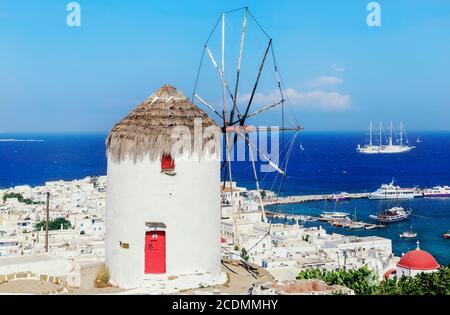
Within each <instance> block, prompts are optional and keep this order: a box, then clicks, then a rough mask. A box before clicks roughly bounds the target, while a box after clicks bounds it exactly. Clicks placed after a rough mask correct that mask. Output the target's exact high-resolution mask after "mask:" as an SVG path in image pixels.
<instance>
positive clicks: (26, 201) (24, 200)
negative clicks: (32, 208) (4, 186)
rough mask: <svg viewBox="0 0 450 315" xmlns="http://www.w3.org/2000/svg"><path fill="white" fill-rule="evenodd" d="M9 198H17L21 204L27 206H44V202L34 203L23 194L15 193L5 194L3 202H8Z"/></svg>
mask: <svg viewBox="0 0 450 315" xmlns="http://www.w3.org/2000/svg"><path fill="white" fill-rule="evenodd" d="M9 198H17V200H19V202H23V203H24V204H27V205H41V204H43V203H42V202H39V201H33V200H31V199H28V198H24V197H23V195H22V194H19V193H15V192H10V193H6V194H4V195H3V202H5V201H6V200H8V199H9Z"/></svg>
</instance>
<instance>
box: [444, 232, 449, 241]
mask: <svg viewBox="0 0 450 315" xmlns="http://www.w3.org/2000/svg"><path fill="white" fill-rule="evenodd" d="M443 236H444V238H445V239H446V240H449V239H450V230H448V232H447V233H444V235H443Z"/></svg>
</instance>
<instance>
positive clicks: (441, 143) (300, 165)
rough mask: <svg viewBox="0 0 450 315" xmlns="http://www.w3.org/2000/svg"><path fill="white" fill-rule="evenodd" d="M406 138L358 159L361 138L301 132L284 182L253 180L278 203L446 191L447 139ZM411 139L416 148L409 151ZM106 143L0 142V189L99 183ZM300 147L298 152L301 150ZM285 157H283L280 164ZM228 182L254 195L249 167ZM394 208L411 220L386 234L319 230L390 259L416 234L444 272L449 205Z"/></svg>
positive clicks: (371, 204)
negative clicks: (407, 211) (375, 248)
mask: <svg viewBox="0 0 450 315" xmlns="http://www.w3.org/2000/svg"><path fill="white" fill-rule="evenodd" d="M408 136H409V139H410V140H411V139H412V140H414V141H413V142H414V143H412V144H413V145H416V146H417V148H416V149H414V150H413V151H411V152H409V153H405V154H394V155H361V154H358V153H357V152H356V151H355V147H356V145H357V144H365V141H366V140H367V139H366V135H364V133H354V132H304V133H302V134H301V135H300V136H299V137H297V138H296V141H295V143H294V144H293V146H292V148H293V150H292V153H291V155H290V158H289V164H288V170H287V176H286V177H284V179H283V180H281V176H278V177H277V176H276V175H275V174H276V173H260V172H259V173H258V178H259V179H260V180H261V185H262V187H263V188H266V189H271V188H272V189H273V190H275V191H276V192H279V193H280V194H281V195H300V194H322V193H327V194H328V193H339V192H342V191H346V192H365V191H374V190H376V189H377V188H378V187H379V186H380V185H381V184H383V183H388V182H390V181H391V180H392V179H395V182H396V183H397V184H398V185H400V186H404V187H411V186H419V187H432V186H436V185H450V132H422V133H420V134H417V133H415V134H414V133H410V134H409V135H408ZM418 136H420V139H421V140H422V142H421V143H415V139H416V138H417V137H418ZM105 137H106V134H102V133H98V134H0V188H7V187H12V186H16V185H24V184H27V185H32V186H35V185H42V184H44V183H45V182H46V181H51V180H59V179H63V180H72V179H77V178H83V177H86V176H90V175H105V174H106V153H105V145H104V142H105ZM291 138H292V134H288V135H286V136H285V145H286V144H288V143H289V141H290V140H291ZM2 139H3V140H2ZM4 139H11V140H7V141H5V140H4ZM12 139H14V141H13V140H12ZM17 140H19V141H17ZM24 140H26V141H24ZM29 140H32V141H29ZM36 140H39V141H36ZM300 144H301V145H302V146H303V148H304V150H300ZM284 152H286V150H285V151H284ZM286 155H287V154H286V153H284V154H282V156H281V160H284V159H285V158H286ZM257 166H258V167H259V164H258V165H257ZM233 179H234V180H237V181H238V183H239V185H241V186H247V187H249V188H254V187H255V184H254V183H255V182H254V179H253V172H252V167H251V164H250V163H249V162H233ZM400 204H401V205H402V206H404V207H405V208H411V209H412V210H413V215H412V216H411V217H410V218H409V220H408V221H404V222H401V223H396V224H392V225H388V226H387V228H385V229H379V230H367V231H366V230H348V229H342V228H334V227H331V226H329V225H324V228H326V229H327V230H328V231H329V232H337V233H341V234H354V235H379V236H382V237H387V238H390V239H392V241H393V248H394V252H395V254H396V255H401V254H402V253H404V252H406V251H408V250H411V249H414V248H415V247H416V244H415V240H402V239H400V237H399V233H401V232H403V231H406V230H409V229H410V227H412V228H413V230H414V231H416V232H417V233H418V239H419V240H420V247H421V248H422V249H425V250H427V251H429V252H430V253H431V254H433V255H434V256H435V257H436V259H437V260H438V261H439V263H441V264H450V240H444V239H443V237H442V234H443V233H444V232H446V231H447V230H450V199H423V198H417V199H414V200H409V201H401V202H400ZM391 205H394V204H386V203H384V202H380V201H376V200H367V199H362V200H353V201H347V202H338V203H330V202H328V203H324V202H313V203H305V204H298V205H284V206H278V207H277V208H276V209H275V210H277V211H283V212H286V213H289V214H291V213H292V214H315V215H317V214H319V213H320V212H322V211H324V209H326V210H329V211H333V210H336V211H344V212H350V213H352V214H353V213H355V212H356V216H357V217H358V219H359V220H365V221H369V220H370V219H369V215H370V214H376V213H377V212H378V211H379V210H380V209H382V208H384V207H386V206H391ZM310 224H311V225H313V224H316V223H310Z"/></svg>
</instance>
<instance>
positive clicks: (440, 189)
mask: <svg viewBox="0 0 450 315" xmlns="http://www.w3.org/2000/svg"><path fill="white" fill-rule="evenodd" d="M423 196H424V197H428V198H437V197H440V198H448V197H450V187H449V186H435V187H433V188H429V189H424V190H423Z"/></svg>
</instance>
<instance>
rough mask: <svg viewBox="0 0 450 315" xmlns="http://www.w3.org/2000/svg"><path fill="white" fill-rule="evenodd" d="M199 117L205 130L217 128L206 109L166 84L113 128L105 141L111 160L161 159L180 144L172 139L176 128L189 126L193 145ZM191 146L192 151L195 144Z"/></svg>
mask: <svg viewBox="0 0 450 315" xmlns="http://www.w3.org/2000/svg"><path fill="white" fill-rule="evenodd" d="M196 118H200V119H201V128H202V130H204V128H207V127H210V126H214V127H217V125H216V124H215V123H214V121H213V120H212V119H211V118H209V117H208V115H207V114H206V113H205V112H204V111H203V110H201V109H200V108H198V107H197V106H195V105H194V104H192V102H191V101H190V100H189V99H188V98H187V97H185V96H184V95H183V94H182V93H181V92H180V91H178V90H177V89H176V88H174V87H173V86H170V85H164V86H163V87H162V88H160V89H159V90H158V91H157V92H155V93H153V94H152V95H151V96H150V97H148V98H147V99H146V100H145V101H144V102H142V103H141V104H139V105H138V106H137V107H136V108H135V109H134V110H133V111H132V112H131V113H129V114H128V116H126V117H125V118H124V119H123V120H122V121H121V122H119V123H117V124H116V125H115V126H114V127H113V128H112V129H111V131H110V133H109V135H108V138H107V139H106V146H107V149H108V153H109V158H112V159H114V160H116V161H121V160H123V159H125V158H131V159H133V160H134V161H136V160H138V159H142V158H143V157H144V156H145V155H147V154H148V155H149V157H150V159H151V160H157V159H160V158H161V156H163V155H166V154H170V153H171V150H172V147H173V144H174V143H175V142H176V141H177V139H176V138H175V139H172V131H173V130H174V128H175V127H187V129H189V131H190V133H191V142H192V143H193V142H194V120H195V119H196ZM217 128H218V127H217ZM178 140H179V139H178ZM204 141H205V139H203V140H202V142H203V143H204ZM190 147H192V148H193V145H192V146H190ZM189 153H192V152H189Z"/></svg>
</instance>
